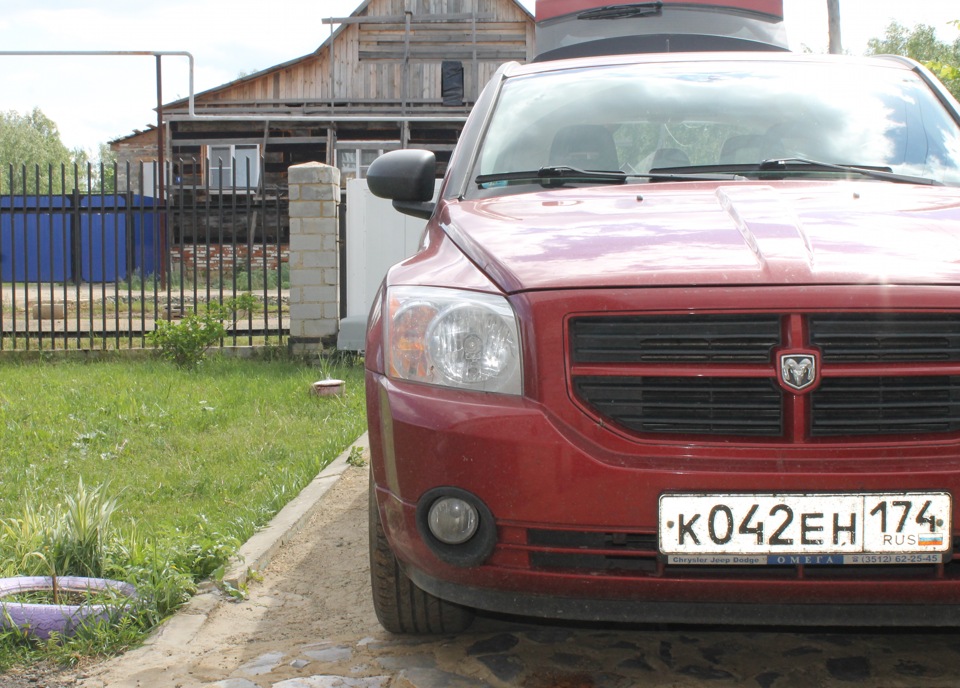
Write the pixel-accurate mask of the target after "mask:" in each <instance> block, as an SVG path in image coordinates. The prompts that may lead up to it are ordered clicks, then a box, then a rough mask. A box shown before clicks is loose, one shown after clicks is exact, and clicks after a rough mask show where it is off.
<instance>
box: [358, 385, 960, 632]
mask: <svg viewBox="0 0 960 688" xmlns="http://www.w3.org/2000/svg"><path fill="white" fill-rule="evenodd" d="M367 387H368V388H367V399H368V418H369V426H370V437H371V451H372V457H373V462H372V463H373V476H374V483H375V489H376V495H377V500H378V504H379V507H380V509H381V515H382V518H383V523H384V529H385V531H386V534H387V537H388V540H389V542H390V545H391V548H392V549H393V551H394V553H395V554H396V556H397V558H398V559H399V560H400V562H401V565H402V566H403V567H404V569H405V570H406V572H407V574H408V575H409V577H410V578H411V579H412V580H413V581H414V582H415V583H416V584H417V585H419V586H420V587H421V588H423V589H425V590H427V591H428V592H431V593H433V594H435V595H437V596H438V597H441V598H443V599H448V600H450V601H453V602H458V603H461V604H465V605H468V606H473V607H477V608H481V609H489V610H494V611H502V612H514V613H523V614H532V615H538V616H547V617H556V618H571V619H582V620H614V621H642V622H659V623H667V622H684V621H696V622H698V623H700V622H703V621H705V620H709V619H716V620H718V621H723V622H724V623H744V624H761V623H781V622H788V623H795V624H843V623H848V624H849V623H875V624H888V623H889V624H900V625H936V624H942V625H955V624H956V623H957V622H958V620H960V616H958V614H957V609H955V608H954V605H960V564H955V563H953V562H947V563H944V564H929V565H927V564H924V565H910V566H903V565H900V566H805V565H798V566H762V567H755V566H723V567H704V566H673V565H667V564H666V563H665V562H664V560H663V559H662V558H661V557H660V556H659V555H658V552H657V545H656V527H657V503H658V498H659V495H660V494H662V493H663V492H670V491H678V492H744V493H753V492H771V491H774V492H798V493H802V492H849V491H894V490H943V491H947V492H950V493H951V494H954V495H958V494H960V466H958V462H957V461H956V460H955V459H954V456H953V455H952V454H951V453H950V452H948V451H945V450H944V448H943V447H942V446H941V447H933V448H927V449H922V450H918V449H917V448H916V447H911V448H909V451H910V452H912V453H913V455H911V456H903V457H898V452H897V451H896V450H895V448H893V447H889V446H888V447H885V448H884V450H883V454H884V460H883V461H870V460H867V459H865V458H864V451H863V447H857V448H846V449H845V448H835V449H833V450H831V449H829V448H824V447H820V454H818V455H816V456H814V455H811V454H810V453H809V452H808V451H807V450H808V448H805V449H804V450H803V451H804V452H807V453H805V454H802V455H801V454H800V453H797V454H796V455H792V454H790V453H789V452H788V451H785V450H782V449H774V448H771V449H770V451H769V454H768V458H763V459H755V458H750V459H744V457H743V456H742V455H740V454H739V453H738V451H737V447H736V446H732V445H731V446H730V447H727V448H723V447H722V446H715V447H713V448H711V456H710V457H704V456H699V455H696V454H695V453H694V452H693V451H691V452H690V455H689V456H688V457H687V458H679V459H678V458H677V456H676V455H677V448H676V446H675V445H672V446H671V447H670V448H669V450H665V451H662V452H661V451H658V448H657V446H656V445H653V444H649V443H647V444H636V445H633V446H632V448H631V451H629V452H625V451H623V449H622V443H621V444H620V445H609V446H604V445H602V444H600V443H598V442H596V441H594V440H593V439H591V438H587V437H585V436H584V435H583V434H581V433H580V432H578V431H577V430H575V429H573V428H571V427H570V426H569V425H566V424H564V423H563V422H562V421H560V420H559V419H558V418H557V417H556V416H554V415H553V414H551V413H550V411H549V410H548V409H546V408H544V407H543V406H541V405H539V404H537V403H536V402H534V401H532V400H530V399H527V398H516V397H505V396H498V395H483V394H475V393H459V392H454V391H451V390H446V389H438V388H431V387H427V386H422V385H413V384H406V383H397V382H395V381H392V380H389V379H387V378H385V377H383V376H381V375H378V374H376V373H372V372H368V375H367ZM611 446H613V447H614V448H611ZM754 449H755V450H756V448H754ZM724 452H726V453H727V456H726V458H725V457H724ZM918 452H920V453H918ZM755 453H757V452H756V451H755ZM817 456H819V458H817ZM438 487H456V488H459V489H462V490H466V491H467V492H469V493H471V494H473V495H475V496H476V497H477V498H478V499H480V500H482V501H483V503H484V504H485V505H486V506H487V507H488V508H489V509H490V511H491V512H492V514H493V515H494V518H495V519H496V530H497V544H496V547H495V548H494V551H493V554H492V555H491V556H490V557H489V558H488V559H487V560H486V561H485V562H483V563H482V564H481V565H479V566H473V567H460V566H455V565H451V564H448V563H445V562H444V561H442V560H441V559H440V558H439V557H438V556H437V555H436V554H435V552H434V551H432V550H431V548H430V546H429V545H428V544H427V543H426V542H425V541H424V539H423V538H422V537H421V534H420V531H419V529H418V527H417V504H418V500H419V499H420V497H421V496H422V495H423V494H424V493H426V492H427V491H428V490H431V489H435V488H438ZM954 502H955V505H956V500H954ZM954 510H955V513H954V518H953V522H954V524H956V523H957V516H956V506H955V507H954Z"/></svg>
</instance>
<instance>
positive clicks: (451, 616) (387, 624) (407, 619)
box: [369, 476, 474, 635]
mask: <svg viewBox="0 0 960 688" xmlns="http://www.w3.org/2000/svg"><path fill="white" fill-rule="evenodd" d="M369 524H370V584H371V588H372V590H373V608H374V610H375V611H376V613H377V619H379V621H380V625H381V626H383V627H384V628H385V629H386V630H388V631H389V632H390V633H397V634H407V635H438V634H445V633H459V632H460V631H464V630H466V629H467V628H468V627H469V626H470V624H471V623H473V617H474V612H473V610H472V609H470V608H468V607H461V606H460V605H458V604H453V603H452V602H447V601H446V600H441V599H440V598H439V597H436V596H434V595H431V594H430V593H428V592H424V591H423V590H421V589H420V588H418V587H417V586H416V585H414V584H413V582H412V581H411V580H410V579H409V578H407V576H406V574H404V572H403V571H402V570H401V569H400V564H399V563H398V562H397V558H396V556H394V554H393V551H392V550H391V549H390V545H389V543H388V542H387V536H386V534H385V533H384V532H383V524H382V523H381V522H380V509H379V508H378V507H377V497H376V487H375V485H374V482H373V476H371V477H370V503H369Z"/></svg>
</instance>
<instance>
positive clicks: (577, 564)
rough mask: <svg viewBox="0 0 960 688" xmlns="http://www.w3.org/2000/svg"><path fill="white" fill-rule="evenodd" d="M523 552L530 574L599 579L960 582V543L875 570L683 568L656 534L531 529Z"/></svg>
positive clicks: (955, 541)
mask: <svg viewBox="0 0 960 688" xmlns="http://www.w3.org/2000/svg"><path fill="white" fill-rule="evenodd" d="M522 549H523V551H524V552H525V553H526V556H527V561H528V565H529V568H531V569H534V570H540V571H553V572H558V573H561V572H562V573H575V574H577V573H578V574H589V575H595V576H603V575H610V576H634V577H647V576H656V577H659V578H667V579H669V578H687V579H689V578H709V577H716V576H717V575H722V576H723V577H724V578H730V577H731V572H735V573H736V577H737V578H741V579H755V580H764V579H820V580H823V579H864V578H874V579H876V578H883V579H942V578H960V556H958V555H960V539H958V538H955V539H954V541H953V552H952V554H951V557H952V558H951V560H950V561H947V562H946V563H943V564H909V565H903V564H901V565H896V564H890V565H876V566H873V565H863V566H861V565H849V566H803V565H784V566H686V565H684V566H679V565H675V564H667V563H665V562H664V560H663V559H662V558H660V557H659V552H658V551H657V536H656V534H654V533H622V532H592V531H575V530H546V529H529V530H527V532H526V545H525V546H524V547H523V548H522Z"/></svg>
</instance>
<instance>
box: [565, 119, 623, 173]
mask: <svg viewBox="0 0 960 688" xmlns="http://www.w3.org/2000/svg"><path fill="white" fill-rule="evenodd" d="M548 164H550V165H567V166H569V167H575V168H577V169H581V170H593V171H608V172H609V171H616V170H619V169H620V159H619V157H618V155H617V146H616V144H615V143H614V141H613V134H611V133H610V132H609V130H607V128H606V127H603V126H601V125H599V124H574V125H571V126H568V127H564V128H562V129H560V130H559V131H558V132H557V133H556V135H555V136H554V137H553V143H552V145H551V146H550V158H549V163H548Z"/></svg>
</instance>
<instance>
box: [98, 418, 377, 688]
mask: <svg viewBox="0 0 960 688" xmlns="http://www.w3.org/2000/svg"><path fill="white" fill-rule="evenodd" d="M353 447H360V448H362V449H363V452H364V457H365V458H367V459H369V450H370V440H369V437H368V436H367V433H363V434H362V435H360V437H358V438H357V439H356V440H354V441H353V442H351V444H350V446H349V447H347V449H346V450H344V452H343V453H342V454H340V456H338V457H337V458H336V459H334V460H333V461H332V462H331V463H330V464H328V465H327V467H326V468H324V469H323V470H322V471H320V473H319V474H318V475H317V477H315V478H314V479H313V480H312V481H311V482H310V484H309V485H307V486H306V487H305V488H303V490H301V491H300V494H298V495H297V496H296V497H294V498H293V499H292V500H291V501H290V502H289V503H288V504H287V505H286V506H285V507H283V509H281V510H280V512H279V513H278V514H277V515H276V516H274V517H273V519H272V520H271V521H270V523H269V524H267V526H266V527H265V528H263V529H261V530H259V531H257V532H256V533H255V534H254V535H253V537H251V538H250V539H249V540H247V542H246V543H244V544H243V546H242V547H241V548H240V551H239V552H238V553H237V556H236V557H235V559H234V560H233V561H232V563H231V565H230V567H229V569H228V571H227V572H226V574H225V575H224V577H223V580H224V582H225V583H228V584H230V585H232V586H233V587H240V586H241V585H243V584H245V583H246V581H247V579H248V578H249V576H250V573H251V572H256V571H261V570H263V569H264V568H265V567H266V566H267V564H269V563H270V560H271V559H272V558H273V556H274V555H275V554H276V552H277V550H279V549H280V547H282V546H283V545H284V543H286V542H288V541H289V540H290V538H292V537H293V536H294V535H295V534H296V533H298V532H299V531H300V530H302V529H303V527H304V525H306V523H307V522H308V521H309V520H310V517H311V516H313V514H314V513H316V511H317V509H319V507H320V504H321V500H322V498H323V496H324V495H326V493H327V492H328V491H329V490H330V488H332V487H333V486H334V485H335V484H336V482H337V481H338V480H339V479H340V477H341V476H342V475H343V474H344V472H345V471H346V470H348V469H349V468H350V464H348V463H347V459H348V458H349V457H350V451H351V449H353ZM221 599H222V598H221V596H220V594H219V593H218V592H217V591H216V590H215V589H214V588H213V587H212V586H211V587H210V588H208V589H207V590H205V591H201V592H200V593H199V594H197V595H194V596H193V597H192V598H191V599H190V601H189V602H187V603H186V604H185V605H184V606H183V607H182V608H181V609H180V610H179V611H178V612H177V613H176V614H174V615H173V616H172V617H170V618H169V619H167V620H166V621H164V622H163V623H162V624H161V625H160V626H159V627H158V628H157V629H156V630H155V631H154V632H153V633H152V634H151V635H150V636H149V637H148V638H147V640H146V641H145V642H144V644H143V645H142V646H141V647H140V648H139V649H137V650H134V651H132V652H130V653H128V655H130V656H132V655H134V654H141V655H142V653H145V652H156V651H157V650H160V651H161V652H160V654H161V655H162V654H163V652H162V650H163V648H164V647H183V646H184V645H186V644H189V643H190V641H191V640H192V639H193V638H194V637H195V636H196V635H197V634H198V633H199V632H200V630H201V628H202V627H203V624H204V623H205V622H206V620H207V615H208V614H210V613H211V612H212V611H213V610H214V609H215V608H216V606H217V604H218V603H219V602H220V600H221ZM148 648H149V649H148ZM82 685H89V684H82ZM94 685H99V684H94ZM118 688H119V687H118Z"/></svg>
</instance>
